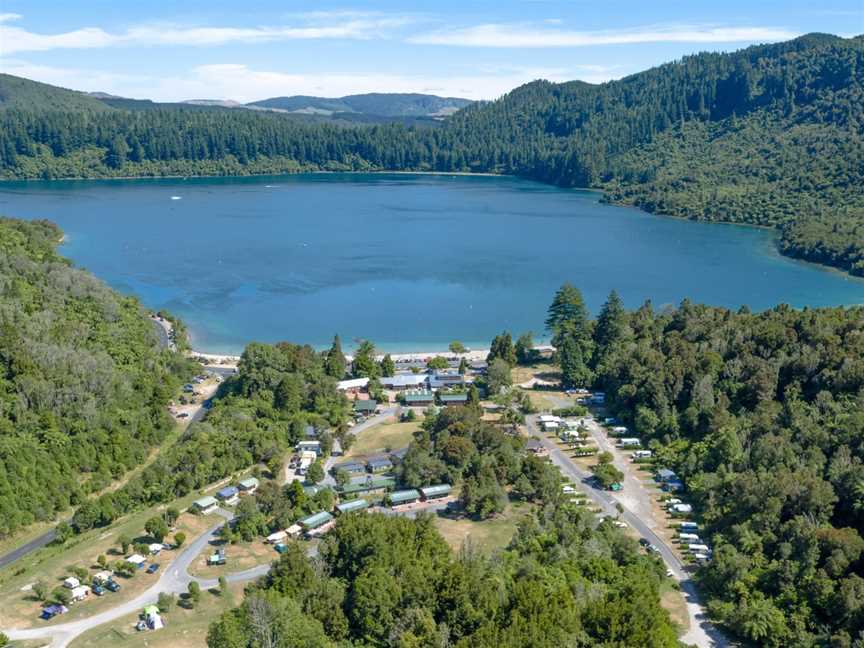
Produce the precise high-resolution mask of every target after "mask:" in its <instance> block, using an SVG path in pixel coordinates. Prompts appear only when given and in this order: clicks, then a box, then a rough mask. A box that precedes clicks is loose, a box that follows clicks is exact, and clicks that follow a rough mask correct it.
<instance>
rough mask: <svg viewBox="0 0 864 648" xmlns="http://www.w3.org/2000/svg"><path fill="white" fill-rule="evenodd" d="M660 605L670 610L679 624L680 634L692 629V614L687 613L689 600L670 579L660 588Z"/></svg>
mask: <svg viewBox="0 0 864 648" xmlns="http://www.w3.org/2000/svg"><path fill="white" fill-rule="evenodd" d="M660 605H662V606H663V609H665V610H666V611H667V612H669V616H670V617H672V622H673V623H674V624H675V625H676V626H678V630H679V634H684V633H685V632H687V631H688V630H689V629H690V615H689V614H687V602H686V601H685V600H684V594H682V593H681V590H679V589H676V588H675V587H673V585H672V583H671V581H669V580H668V579H667V582H666V583H664V584H663V585H662V586H661V588H660Z"/></svg>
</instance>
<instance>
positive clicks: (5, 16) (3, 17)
mask: <svg viewBox="0 0 864 648" xmlns="http://www.w3.org/2000/svg"><path fill="white" fill-rule="evenodd" d="M12 20H21V14H16V13H0V23H4V22H10V21H12Z"/></svg>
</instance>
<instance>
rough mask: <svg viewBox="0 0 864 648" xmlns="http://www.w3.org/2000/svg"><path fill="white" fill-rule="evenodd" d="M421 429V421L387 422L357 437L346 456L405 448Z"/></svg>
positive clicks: (374, 426)
mask: <svg viewBox="0 0 864 648" xmlns="http://www.w3.org/2000/svg"><path fill="white" fill-rule="evenodd" d="M419 429H420V421H419V420H418V421H412V422H410V423H397V422H396V421H385V422H384V423H379V424H378V425H373V426H372V427H371V428H369V429H367V430H364V431H363V432H361V433H360V434H359V435H357V439H356V440H355V441H354V445H352V446H351V449H350V450H349V451H348V452H346V453H345V456H346V457H357V456H360V455H368V454H374V453H376V452H384V451H385V450H387V449H388V448H389V449H391V450H396V449H398V448H404V447H406V446H407V445H408V444H409V443H411V440H412V439H413V435H414V433H415V432H416V431H417V430H419Z"/></svg>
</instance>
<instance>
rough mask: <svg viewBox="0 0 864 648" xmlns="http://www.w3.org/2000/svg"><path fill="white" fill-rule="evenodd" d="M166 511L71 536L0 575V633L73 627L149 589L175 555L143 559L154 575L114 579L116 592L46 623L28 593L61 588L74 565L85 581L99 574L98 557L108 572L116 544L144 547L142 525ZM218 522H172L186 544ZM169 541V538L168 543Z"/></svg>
mask: <svg viewBox="0 0 864 648" xmlns="http://www.w3.org/2000/svg"><path fill="white" fill-rule="evenodd" d="M198 497H200V494H199V493H197V492H196V493H194V494H190V495H189V496H187V497H185V498H182V499H180V500H177V501H175V502H172V503H171V505H172V506H174V507H175V508H178V509H180V510H181V511H182V510H184V509H185V508H186V507H188V506H189V504H191V503H192V501H193V500H195V499H197V498H198ZM166 508H167V505H160V506H155V507H151V508H149V509H145V510H143V511H140V512H138V513H134V514H132V515H128V516H125V517H123V518H120V520H118V521H117V522H115V523H114V524H112V525H111V526H109V527H106V528H101V529H92V530H90V531H88V532H86V533H83V534H81V535H80V536H75V537H73V538H72V539H71V540H69V541H68V542H67V544H66V545H64V546H48V547H45V548H44V549H41V550H38V551H35V552H33V553H32V554H29V555H27V556H25V557H24V558H22V559H21V560H19V561H17V562H15V563H14V564H13V565H10V566H9V567H8V568H7V569H4V570H3V571H2V572H0V627H14V628H27V627H34V626H42V625H51V624H58V623H65V622H67V621H74V620H76V619H80V618H83V617H87V616H91V615H94V614H98V613H99V612H102V611H104V610H107V609H109V608H111V607H114V606H115V605H117V604H118V603H119V602H122V601H125V600H128V599H131V598H134V597H135V596H136V595H137V594H139V593H140V592H142V591H143V590H145V589H147V588H148V587H150V586H151V585H152V584H153V583H155V582H156V580H157V579H158V578H159V575H160V573H161V571H162V570H164V569H165V568H166V565H167V564H168V563H170V562H171V560H172V559H173V557H174V556H175V555H176V553H177V552H175V551H163V552H162V553H161V554H160V555H159V556H152V557H149V558H152V560H149V558H148V562H155V563H159V564H160V565H161V569H160V571H159V572H157V573H156V574H146V573H144V570H139V571H138V572H137V573H136V574H135V575H134V576H133V577H132V578H122V577H118V578H117V582H118V583H120V586H121V590H120V591H119V592H117V593H112V592H107V593H106V594H105V596H102V597H97V596H95V595H91V596H89V597H88V598H87V599H86V600H84V601H80V602H78V603H75V604H74V605H70V606H69V612H68V613H67V614H64V615H63V616H58V617H55V618H54V619H52V620H51V621H43V620H41V619H39V614H40V610H41V608H42V603H41V602H39V601H38V600H37V599H36V597H35V596H34V595H33V594H32V591H31V588H32V586H33V584H34V583H35V582H36V581H37V580H40V579H41V580H43V581H45V582H46V583H47V584H48V586H49V590H54V589H55V588H57V587H59V586H61V584H62V581H63V579H64V578H66V577H67V576H68V575H69V569H70V567H73V566H76V565H77V566H80V567H84V568H86V569H87V570H88V572H89V573H90V575H93V574H95V573H96V572H98V571H101V569H102V568H101V567H99V565H98V564H97V562H96V559H97V558H98V556H99V555H100V554H104V555H105V556H106V557H107V558H108V562H109V566H110V563H112V562H114V561H115V560H118V559H121V558H123V557H124V556H123V555H122V553H121V547H120V546H119V545H120V543H119V538H120V537H121V536H123V535H127V536H129V537H130V538H132V539H133V541H139V540H140V541H146V540H147V538H146V533H145V531H144V524H145V522H146V521H147V519H148V518H150V517H153V516H154V515H159V514H161V513H162V512H163V511H164V510H165V509H166ZM220 519H221V518H217V517H216V516H205V517H200V516H196V515H192V514H190V513H184V514H182V515H181V516H180V518H179V519H178V521H177V525H176V530H177V531H183V532H184V533H186V538H187V542H189V541H191V540H192V539H194V538H195V537H197V536H198V535H200V534H201V533H203V532H204V531H205V530H206V529H208V528H210V527H211V526H212V525H214V524H216V523H217V522H219V520H220ZM172 535H173V534H169V536H168V538H169V539H170V538H171V537H172ZM130 552H131V551H130Z"/></svg>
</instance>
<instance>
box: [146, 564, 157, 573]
mask: <svg viewBox="0 0 864 648" xmlns="http://www.w3.org/2000/svg"><path fill="white" fill-rule="evenodd" d="M157 571H159V563H151V564H150V566H149V567H148V568H147V573H148V574H155V573H156V572H157Z"/></svg>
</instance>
